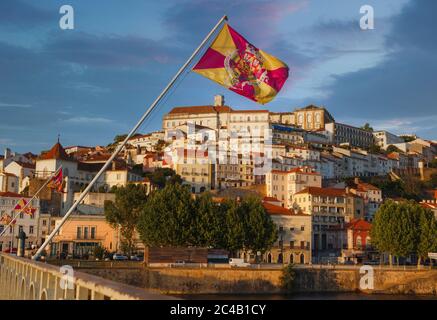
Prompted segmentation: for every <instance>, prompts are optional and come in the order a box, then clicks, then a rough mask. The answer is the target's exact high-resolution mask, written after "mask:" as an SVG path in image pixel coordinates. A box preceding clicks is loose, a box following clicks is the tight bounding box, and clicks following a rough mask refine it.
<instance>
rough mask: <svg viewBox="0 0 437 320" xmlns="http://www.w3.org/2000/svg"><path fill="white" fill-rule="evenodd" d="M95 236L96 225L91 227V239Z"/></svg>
mask: <svg viewBox="0 0 437 320" xmlns="http://www.w3.org/2000/svg"><path fill="white" fill-rule="evenodd" d="M95 238H96V227H91V239H95Z"/></svg>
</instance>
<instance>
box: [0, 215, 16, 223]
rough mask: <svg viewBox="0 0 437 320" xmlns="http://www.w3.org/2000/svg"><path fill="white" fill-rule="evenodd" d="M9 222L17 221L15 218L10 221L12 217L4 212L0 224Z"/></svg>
mask: <svg viewBox="0 0 437 320" xmlns="http://www.w3.org/2000/svg"><path fill="white" fill-rule="evenodd" d="M11 222H12V224H15V222H17V221H16V220H14V221H12V217H11V216H10V215H8V214H5V215H3V216H2V217H1V218H0V224H3V225H8V224H9V223H11Z"/></svg>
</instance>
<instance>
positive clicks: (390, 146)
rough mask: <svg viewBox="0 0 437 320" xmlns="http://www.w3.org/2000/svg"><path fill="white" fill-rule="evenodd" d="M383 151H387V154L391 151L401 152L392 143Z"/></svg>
mask: <svg viewBox="0 0 437 320" xmlns="http://www.w3.org/2000/svg"><path fill="white" fill-rule="evenodd" d="M385 151H386V152H387V154H389V153H392V152H402V150H400V149H399V148H398V147H396V146H394V145H392V144H391V145H389V146H388V147H387V149H386V150H385Z"/></svg>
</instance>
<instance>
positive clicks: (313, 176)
mask: <svg viewBox="0 0 437 320" xmlns="http://www.w3.org/2000/svg"><path fill="white" fill-rule="evenodd" d="M266 186H267V196H269V197H274V198H276V199H278V200H279V201H281V203H282V206H283V207H285V208H291V207H292V204H293V199H292V196H293V195H294V194H295V193H296V192H299V191H301V190H303V189H304V188H307V187H322V176H321V175H320V173H318V172H315V171H314V170H313V169H312V168H311V167H301V168H295V169H292V170H290V171H280V170H272V171H271V172H268V173H267V174H266Z"/></svg>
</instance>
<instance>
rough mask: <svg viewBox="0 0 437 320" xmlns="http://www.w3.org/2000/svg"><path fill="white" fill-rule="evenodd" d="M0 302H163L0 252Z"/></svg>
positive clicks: (67, 269) (70, 270) (144, 293)
mask: <svg viewBox="0 0 437 320" xmlns="http://www.w3.org/2000/svg"><path fill="white" fill-rule="evenodd" d="M0 299H7V300H158V299H159V300H162V299H174V298H171V297H168V296H164V295H160V294H158V293H155V292H151V291H147V290H145V289H141V288H136V287H132V286H129V285H125V284H122V283H118V282H114V281H111V280H107V279H103V278H100V277H97V276H94V275H90V274H86V273H82V272H76V271H74V269H73V268H72V267H71V266H68V265H67V266H62V267H57V266H53V265H50V264H46V263H42V262H35V261H33V260H28V259H25V258H19V257H16V256H12V255H7V254H3V253H0Z"/></svg>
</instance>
